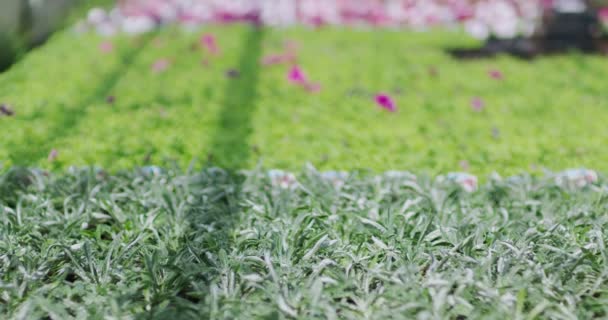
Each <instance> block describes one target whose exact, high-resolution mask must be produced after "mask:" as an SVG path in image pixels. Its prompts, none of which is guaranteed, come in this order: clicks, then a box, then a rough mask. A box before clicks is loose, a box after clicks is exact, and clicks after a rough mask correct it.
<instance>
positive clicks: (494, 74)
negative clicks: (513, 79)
mask: <svg viewBox="0 0 608 320" xmlns="http://www.w3.org/2000/svg"><path fill="white" fill-rule="evenodd" d="M488 76H490V78H492V79H494V80H502V79H504V76H503V74H502V72H500V71H499V70H490V71H488Z"/></svg>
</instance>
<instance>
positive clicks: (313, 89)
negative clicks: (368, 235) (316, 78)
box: [304, 83, 321, 93]
mask: <svg viewBox="0 0 608 320" xmlns="http://www.w3.org/2000/svg"><path fill="white" fill-rule="evenodd" d="M304 88H306V90H308V92H310V93H317V92H320V91H321V84H319V83H306V84H304Z"/></svg>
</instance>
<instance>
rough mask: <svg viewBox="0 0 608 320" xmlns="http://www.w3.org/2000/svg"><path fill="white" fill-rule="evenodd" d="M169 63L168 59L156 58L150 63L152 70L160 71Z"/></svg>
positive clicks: (167, 66) (165, 68)
mask: <svg viewBox="0 0 608 320" xmlns="http://www.w3.org/2000/svg"><path fill="white" fill-rule="evenodd" d="M170 65H171V61H169V59H158V60H156V61H155V62H154V64H153V65H152V71H154V72H156V73H160V72H163V71H165V70H167V69H168V68H169V66H170Z"/></svg>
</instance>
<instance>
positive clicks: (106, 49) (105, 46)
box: [99, 41, 114, 53]
mask: <svg viewBox="0 0 608 320" xmlns="http://www.w3.org/2000/svg"><path fill="white" fill-rule="evenodd" d="M113 50H114V45H112V42H110V41H104V42H102V43H100V44H99V51H101V52H103V53H110V52H112V51H113Z"/></svg>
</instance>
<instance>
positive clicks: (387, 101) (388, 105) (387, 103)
mask: <svg viewBox="0 0 608 320" xmlns="http://www.w3.org/2000/svg"><path fill="white" fill-rule="evenodd" d="M375 101H376V104H378V106H380V107H381V108H383V109H385V110H387V111H390V112H395V111H397V105H396V104H395V101H393V99H392V98H391V97H390V96H389V95H387V94H384V93H380V94H377V95H376V97H375Z"/></svg>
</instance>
